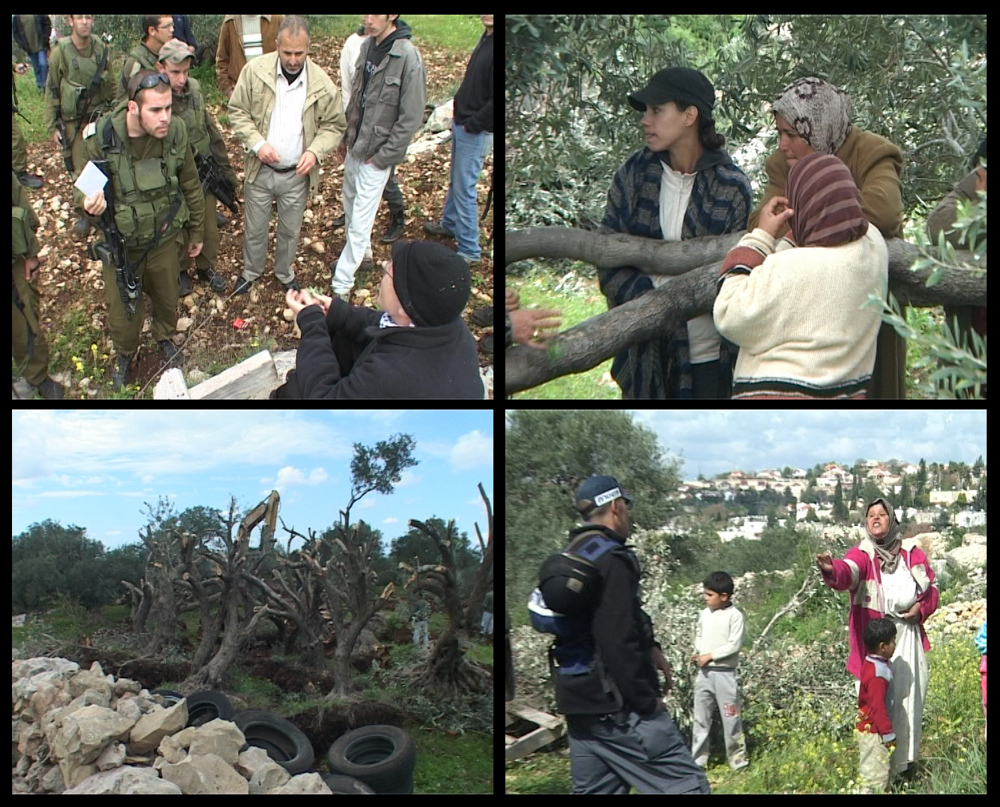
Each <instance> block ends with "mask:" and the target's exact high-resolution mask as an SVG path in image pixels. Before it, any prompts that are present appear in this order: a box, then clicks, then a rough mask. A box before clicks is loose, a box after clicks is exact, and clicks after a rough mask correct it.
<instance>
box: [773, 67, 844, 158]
mask: <svg viewBox="0 0 1000 807" xmlns="http://www.w3.org/2000/svg"><path fill="white" fill-rule="evenodd" d="M771 109H772V110H773V111H774V112H776V113H778V114H779V115H781V116H782V117H783V118H784V119H785V120H786V121H788V125H789V126H791V127H792V128H793V129H794V130H795V131H796V133H797V134H798V135H799V137H801V138H802V139H803V140H805V141H806V142H807V143H808V144H809V145H810V146H812V147H813V148H814V149H815V150H816V151H818V152H819V153H820V154H836V153H837V152H838V151H839V150H840V147H841V146H842V145H844V141H845V140H847V133H848V132H849V131H850V130H851V99H850V98H849V97H848V95H847V93H845V92H844V91H843V90H838V89H837V88H836V87H834V86H833V85H832V84H830V83H829V82H826V81H823V79H819V78H813V77H811V76H810V77H808V78H800V79H796V80H795V81H793V82H792V83H791V84H789V85H788V86H787V87H785V89H783V90H782V91H781V95H779V96H778V97H777V98H776V99H775V101H774V103H773V104H772V105H771Z"/></svg>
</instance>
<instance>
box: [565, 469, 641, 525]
mask: <svg viewBox="0 0 1000 807" xmlns="http://www.w3.org/2000/svg"><path fill="white" fill-rule="evenodd" d="M615 499H624V500H625V503H626V504H627V505H629V506H630V507H631V506H632V499H631V498H630V497H629V496H627V495H626V494H625V491H624V490H622V486H621V485H619V484H618V480H617V479H615V478H614V477H613V476H592V477H590V478H589V479H587V480H586V481H584V483H583V484H582V485H580V489H579V490H578V491H577V492H576V509H577V510H579V511H580V514H581V515H582V516H584V517H586V516H588V515H589V514H590V513H591V512H592V511H594V510H596V509H597V508H598V507H603V506H604V505H606V504H607V503H608V502H613V501H614V500H615Z"/></svg>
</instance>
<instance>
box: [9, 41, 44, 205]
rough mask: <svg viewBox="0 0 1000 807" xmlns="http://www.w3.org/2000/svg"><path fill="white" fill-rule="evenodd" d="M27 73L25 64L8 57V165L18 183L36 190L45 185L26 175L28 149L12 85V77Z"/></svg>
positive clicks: (14, 88) (36, 177) (15, 93)
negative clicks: (19, 122)
mask: <svg viewBox="0 0 1000 807" xmlns="http://www.w3.org/2000/svg"><path fill="white" fill-rule="evenodd" d="M27 72H28V66H27V65H26V64H17V63H15V62H14V57H13V56H11V57H10V95H11V99H10V107H11V113H10V128H11V143H10V145H11V150H10V165H11V168H13V169H14V173H15V174H17V179H18V182H20V183H21V184H22V185H24V186H25V187H26V188H34V189H36V190H37V189H38V188H40V187H42V185H44V184H45V183H44V182H43V181H42V178H41V177H40V176H36V175H35V174H29V173H28V149H27V147H26V146H25V145H24V135H23V134H22V133H21V126H20V125H19V124H18V122H17V116H18V115H19V114H21V113H20V112H19V111H18V108H17V85H16V84H14V76H15V75H16V74H17V75H19V74H21V73H27Z"/></svg>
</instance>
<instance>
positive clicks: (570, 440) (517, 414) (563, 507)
mask: <svg viewBox="0 0 1000 807" xmlns="http://www.w3.org/2000/svg"><path fill="white" fill-rule="evenodd" d="M504 465H505V483H504V486H505V489H506V500H507V506H506V509H505V511H504V518H505V520H506V525H505V533H504V534H505V536H506V537H505V548H506V552H505V555H504V562H505V566H506V578H505V579H506V583H507V585H506V590H507V592H508V594H509V596H510V597H511V599H512V601H513V607H512V612H513V613H514V614H517V612H518V609H519V608H520V609H521V610H522V611H523V607H524V603H525V602H526V601H527V598H528V593H529V592H530V590H531V589H532V588H533V587H534V586H535V585H536V583H537V572H538V568H539V566H540V565H541V562H542V561H543V560H544V559H545V557H546V556H548V555H549V554H551V553H553V552H559V551H561V550H562V548H563V547H564V546H565V545H566V541H567V531H568V530H569V529H570V528H571V527H572V526H574V525H575V524H578V523H580V517H579V514H578V513H577V512H576V510H575V508H574V502H575V496H576V491H577V488H578V487H579V486H580V484H581V483H582V482H583V481H584V480H585V479H586V478H587V477H589V476H591V475H593V474H610V475H611V476H614V477H615V478H616V479H617V480H618V481H619V483H621V484H622V485H623V486H624V487H625V489H626V491H627V492H628V494H629V496H630V497H631V498H632V500H633V506H632V515H633V519H634V521H635V523H636V525H637V528H638V527H646V528H649V527H658V526H660V525H661V524H663V523H664V522H665V521H666V520H667V519H668V518H669V517H670V515H671V514H672V513H673V512H674V492H675V490H676V488H677V484H678V482H679V480H680V465H679V461H678V460H677V459H676V458H675V457H672V456H668V455H665V454H664V453H663V452H662V451H661V449H660V447H659V445H658V443H657V439H656V435H655V434H654V433H653V432H652V431H650V430H649V429H647V428H645V427H643V426H642V425H640V424H639V423H637V422H635V421H634V420H633V418H632V415H630V414H629V413H627V412H618V411H573V410H570V411H563V410H559V411H555V410H554V411H540V410H539V411H535V410H516V411H511V412H508V414H507V428H506V448H505V464H504ZM515 621H519V620H518V618H517V616H515Z"/></svg>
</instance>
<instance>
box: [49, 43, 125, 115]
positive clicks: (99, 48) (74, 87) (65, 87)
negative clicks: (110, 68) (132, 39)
mask: <svg viewBox="0 0 1000 807" xmlns="http://www.w3.org/2000/svg"><path fill="white" fill-rule="evenodd" d="M92 41H93V43H94V47H93V48H92V49H91V54H90V56H89V57H87V56H81V55H80V51H78V50H77V49H76V45H74V44H73V38H72V37H70V36H64V37H62V38H61V39H60V40H59V47H60V48H62V51H63V55H64V56H65V57H66V61H67V62H68V63H69V72H68V73H67V74H66V75H65V76H64V77H63V80H62V82H61V83H60V85H59V107H60V111H61V113H62V119H63V120H64V121H75V120H76V115H77V102H78V101H79V99H80V96H82V95H84V94H85V93H86V92H87V90H88V89H89V88H90V83H91V82H92V81H93V80H94V73H96V72H97V66H98V65H99V64H100V63H101V54H102V53H103V52H104V49H105V48H107V45H105V44H104V43H103V42H101V41H100V40H99V39H95V38H93V37H92ZM111 95H112V93H111V88H110V84H109V79H108V76H107V74H105V75H103V76H101V87H100V89H99V90H98V91H97V95H96V96H94V100H93V101H92V102H91V104H90V111H91V112H94V111H97V110H98V109H100V107H101V104H102V103H103V100H104V99H107V98H110V97H111ZM83 122H84V123H86V121H83Z"/></svg>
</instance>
